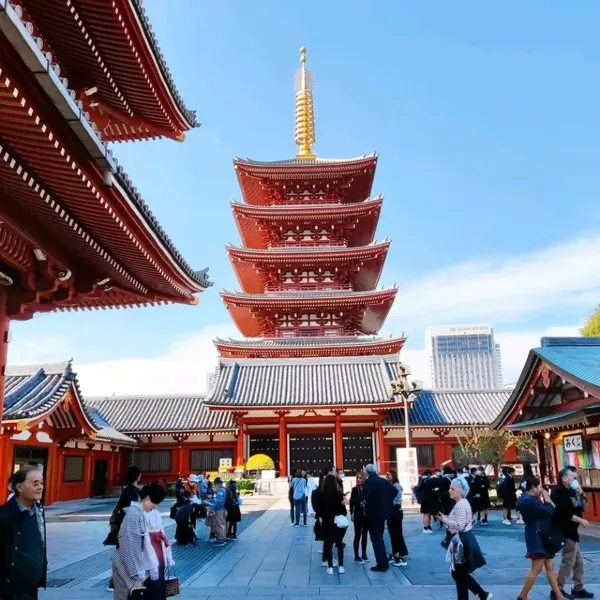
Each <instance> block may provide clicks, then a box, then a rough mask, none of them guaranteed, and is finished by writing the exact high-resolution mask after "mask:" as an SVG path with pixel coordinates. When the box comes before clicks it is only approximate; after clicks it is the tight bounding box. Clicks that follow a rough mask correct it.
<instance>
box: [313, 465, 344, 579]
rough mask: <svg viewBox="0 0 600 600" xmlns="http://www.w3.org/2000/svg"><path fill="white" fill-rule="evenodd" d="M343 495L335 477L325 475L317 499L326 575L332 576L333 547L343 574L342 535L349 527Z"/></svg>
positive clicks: (340, 571) (339, 570)
mask: <svg viewBox="0 0 600 600" xmlns="http://www.w3.org/2000/svg"><path fill="white" fill-rule="evenodd" d="M347 514H348V513H347V511H346V506H345V504H344V493H343V492H342V490H340V487H339V485H338V481H337V477H336V476H335V475H327V477H325V480H324V481H323V489H322V492H321V494H320V497H319V519H320V521H321V526H322V532H323V539H324V541H323V566H325V567H327V574H328V575H333V567H334V561H333V547H334V546H335V547H336V548H337V555H338V559H337V566H338V567H339V569H338V572H339V573H340V574H342V573H345V572H346V569H345V568H344V535H345V534H346V530H347V529H348V526H349V525H350V521H349V520H348V517H347V516H346V515H347Z"/></svg>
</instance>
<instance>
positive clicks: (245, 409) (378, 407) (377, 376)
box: [208, 48, 405, 475]
mask: <svg viewBox="0 0 600 600" xmlns="http://www.w3.org/2000/svg"><path fill="white" fill-rule="evenodd" d="M295 83H296V136H295V137H296V144H297V145H298V146H299V151H298V153H297V154H296V156H295V158H293V159H291V160H283V161H277V162H258V161H252V160H242V159H235V161H234V164H235V169H236V173H237V177H238V180H239V183H240V188H241V192H242V197H243V200H244V202H243V203H238V202H232V210H233V214H234V217H235V219H236V223H237V226H238V230H239V232H240V236H241V238H242V245H241V246H228V247H227V252H228V254H229V257H230V260H231V262H232V265H233V268H234V270H235V273H236V276H237V278H238V281H239V284H240V286H241V291H240V292H231V291H222V292H221V295H222V298H223V301H224V303H225V305H226V306H227V308H228V310H229V313H230V314H231V317H232V318H233V320H234V322H235V324H236V326H237V327H238V329H239V330H240V332H241V333H242V334H243V335H244V336H245V337H246V338H249V339H246V340H223V339H217V340H216V342H215V343H216V346H217V349H218V351H219V354H220V360H219V366H218V369H217V374H216V377H215V380H214V383H213V386H212V387H211V390H210V392H209V396H208V403H209V404H210V405H211V406H212V407H213V409H215V410H217V409H221V410H233V411H234V417H235V418H236V420H237V421H238V423H239V424H240V435H239V439H238V452H237V460H238V462H241V461H243V459H244V458H245V457H248V456H249V455H251V454H256V453H258V452H262V453H266V454H269V455H270V456H271V457H272V458H273V459H274V461H275V462H276V463H278V464H279V471H280V474H281V475H285V474H286V473H287V471H288V462H289V463H290V464H292V466H295V467H300V466H305V467H307V468H309V469H311V470H315V469H317V468H319V467H320V466H323V465H324V464H326V463H332V462H333V461H334V460H335V462H336V464H337V465H338V466H341V465H342V464H343V465H344V468H346V469H347V470H352V469H355V468H357V467H360V466H361V465H362V464H364V463H365V462H371V461H373V460H374V459H375V457H376V456H379V455H380V454H381V452H380V450H377V454H375V452H374V444H373V433H374V432H375V431H376V430H378V429H381V427H380V424H381V421H382V419H383V417H384V416H385V412H386V410H387V408H389V406H390V405H391V404H393V403H394V400H393V397H392V394H391V389H390V381H391V380H393V379H394V377H395V374H396V372H397V364H398V353H399V351H400V349H401V348H402V346H403V344H404V341H405V338H404V337H403V336H401V337H396V338H394V337H391V338H389V339H380V338H377V337H373V336H374V335H376V334H377V333H378V332H379V330H380V329H381V327H382V325H383V323H384V321H385V318H386V316H387V314H388V312H389V310H390V308H391V306H392V303H393V301H394V298H395V296H396V292H397V290H396V288H395V287H389V288H380V289H378V288H377V286H378V283H379V279H380V275H381V271H382V269H383V265H384V262H385V258H386V256H387V252H388V249H389V246H390V242H389V241H388V240H387V239H386V240H384V241H382V242H377V241H375V230H376V228H377V223H378V219H379V214H380V211H381V206H382V202H383V198H382V197H381V196H377V197H374V198H371V197H370V194H371V189H372V185H373V178H374V175H375V169H376V166H377V156H376V155H370V156H362V157H359V158H354V159H348V160H345V159H336V160H327V159H320V158H317V157H316V155H315V154H314V152H313V144H314V142H315V123H314V108H313V75H312V73H311V72H310V71H309V69H308V68H307V66H306V49H305V48H302V49H301V67H300V69H299V70H298V72H297V73H296V81H295ZM317 409H318V410H317ZM296 434H297V435H296ZM288 437H289V439H288ZM282 440H283V441H284V442H287V443H283V444H282V443H280V442H281V441H282ZM381 443H382V442H381ZM288 451H289V453H290V460H289V461H288Z"/></svg>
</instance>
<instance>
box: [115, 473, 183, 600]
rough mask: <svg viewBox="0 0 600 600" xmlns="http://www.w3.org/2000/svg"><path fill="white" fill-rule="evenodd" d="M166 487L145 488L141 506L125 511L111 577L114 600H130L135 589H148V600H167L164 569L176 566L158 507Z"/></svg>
mask: <svg viewBox="0 0 600 600" xmlns="http://www.w3.org/2000/svg"><path fill="white" fill-rule="evenodd" d="M165 495H166V490H165V488H164V487H163V486H162V485H160V484H159V483H158V482H154V483H151V484H149V485H146V486H144V487H143V488H142V491H141V492H140V501H139V503H132V504H131V506H130V507H129V508H126V509H125V518H124V519H123V523H122V525H121V529H120V530H119V540H118V544H117V551H116V552H115V555H114V557H113V563H112V576H113V583H114V587H115V594H114V598H115V600H127V599H128V598H129V594H130V593H131V591H132V590H133V589H134V588H146V594H145V597H146V598H147V599H148V600H165V599H166V597H167V593H166V588H165V568H169V567H172V566H174V562H173V557H172V554H171V547H170V546H169V541H168V538H167V536H166V535H165V532H164V529H163V525H162V519H161V516H160V513H159V512H158V511H157V510H156V507H157V506H158V505H159V504H160V503H161V502H162V501H163V500H164V498H165Z"/></svg>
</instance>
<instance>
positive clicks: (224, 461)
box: [219, 458, 233, 471]
mask: <svg viewBox="0 0 600 600" xmlns="http://www.w3.org/2000/svg"><path fill="white" fill-rule="evenodd" d="M227 467H233V459H231V458H220V459H219V471H220V470H221V469H226V468H227Z"/></svg>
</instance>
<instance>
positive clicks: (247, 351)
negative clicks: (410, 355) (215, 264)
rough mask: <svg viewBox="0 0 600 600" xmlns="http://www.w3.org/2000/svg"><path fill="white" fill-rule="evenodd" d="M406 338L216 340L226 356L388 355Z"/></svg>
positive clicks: (315, 356) (395, 351)
mask: <svg viewBox="0 0 600 600" xmlns="http://www.w3.org/2000/svg"><path fill="white" fill-rule="evenodd" d="M405 342H406V338H395V339H388V340H374V341H372V342H360V343H358V342H357V343H354V344H353V343H352V342H348V343H347V344H339V345H327V344H319V343H318V342H315V343H314V344H306V345H302V346H292V345H290V346H287V347H286V346H285V345H283V344H282V345H279V346H277V345H275V344H273V345H268V346H267V345H265V344H261V342H260V341H257V343H256V344H248V343H236V342H235V340H215V347H216V348H217V351H218V352H219V355H220V356H221V357H223V358H233V359H238V358H242V359H243V358H320V357H347V356H375V355H377V356H379V355H382V356H386V355H392V354H398V353H399V352H400V350H402V347H403V346H404V344H405Z"/></svg>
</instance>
